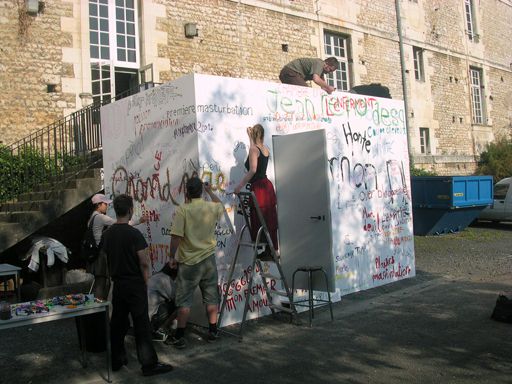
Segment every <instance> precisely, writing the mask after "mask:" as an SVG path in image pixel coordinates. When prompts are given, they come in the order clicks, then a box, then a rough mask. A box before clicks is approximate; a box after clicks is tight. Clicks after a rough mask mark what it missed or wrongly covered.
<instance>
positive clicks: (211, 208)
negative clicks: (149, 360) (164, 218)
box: [166, 177, 224, 349]
mask: <svg viewBox="0 0 512 384" xmlns="http://www.w3.org/2000/svg"><path fill="white" fill-rule="evenodd" d="M203 186H204V190H205V191H206V193H207V194H208V195H209V196H210V199H211V200H212V201H206V200H204V199H202V198H201V195H202V193H203ZM186 197H187V199H188V200H189V202H188V203H185V204H182V205H180V206H179V207H178V209H177V210H176V215H175V217H174V222H173V223H172V227H171V261H170V262H171V266H173V267H175V266H176V265H177V263H179V268H178V277H177V283H176V305H177V306H178V328H177V330H176V333H175V335H174V336H173V337H171V338H168V339H167V340H166V344H169V345H174V346H175V347H176V348H178V349H181V348H185V346H186V342H185V338H184V336H185V328H186V325H187V320H188V316H189V314H190V307H191V306H192V303H193V296H194V291H195V289H196V287H198V286H199V288H200V289H201V293H202V296H203V303H204V304H205V306H206V312H207V316H208V323H209V328H208V339H207V340H208V342H213V341H215V340H216V339H217V338H218V331H217V312H218V304H219V291H218V289H217V283H218V274H217V264H216V261H215V246H216V244H217V241H216V238H215V226H216V224H217V222H219V221H220V219H221V217H222V215H223V213H224V206H223V205H222V202H221V201H220V199H219V198H218V197H217V196H216V195H215V194H214V193H213V192H212V190H211V189H210V186H209V185H207V184H203V183H202V181H201V180H200V179H199V178H197V177H193V178H191V179H189V180H188V182H187V185H186Z"/></svg>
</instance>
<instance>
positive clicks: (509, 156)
mask: <svg viewBox="0 0 512 384" xmlns="http://www.w3.org/2000/svg"><path fill="white" fill-rule="evenodd" d="M477 174H479V175H491V176H494V180H495V181H498V180H501V179H503V178H505V177H510V176H512V139H509V138H502V139H500V140H497V141H495V142H492V143H489V144H488V145H487V148H486V150H485V151H484V152H482V153H481V154H480V162H479V164H478V169H477Z"/></svg>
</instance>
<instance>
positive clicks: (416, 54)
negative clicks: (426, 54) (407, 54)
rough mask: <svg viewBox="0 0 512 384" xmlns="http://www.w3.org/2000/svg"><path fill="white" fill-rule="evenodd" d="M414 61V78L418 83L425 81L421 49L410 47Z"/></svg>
mask: <svg viewBox="0 0 512 384" xmlns="http://www.w3.org/2000/svg"><path fill="white" fill-rule="evenodd" d="M412 54H413V60H414V78H415V79H416V80H418V81H425V70H424V68H423V48H419V47H412Z"/></svg>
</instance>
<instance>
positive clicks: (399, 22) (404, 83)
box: [395, 0, 414, 164]
mask: <svg viewBox="0 0 512 384" xmlns="http://www.w3.org/2000/svg"><path fill="white" fill-rule="evenodd" d="M400 1H401V0H395V9H396V28H397V30H398V45H399V47H400V70H401V72H402V92H403V94H404V113H405V121H404V123H405V130H406V132H407V151H408V152H409V161H410V162H411V164H414V161H413V159H412V148H411V137H410V131H409V104H408V101H407V76H406V73H405V58H404V43H403V39H402V20H401V16H400Z"/></svg>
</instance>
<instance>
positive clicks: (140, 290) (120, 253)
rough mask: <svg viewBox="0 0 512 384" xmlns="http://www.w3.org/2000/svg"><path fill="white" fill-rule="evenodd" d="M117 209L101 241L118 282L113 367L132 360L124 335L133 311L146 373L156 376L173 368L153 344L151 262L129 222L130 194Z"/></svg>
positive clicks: (118, 201) (118, 200)
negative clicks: (114, 221) (112, 222)
mask: <svg viewBox="0 0 512 384" xmlns="http://www.w3.org/2000/svg"><path fill="white" fill-rule="evenodd" d="M114 210H115V212H116V217H117V221H116V223H115V224H113V225H112V226H111V227H110V228H109V229H108V230H107V231H105V232H104V233H103V237H102V240H101V247H102V249H103V250H104V251H105V253H106V255H107V258H108V262H109V267H110V276H111V278H112V281H113V282H114V290H113V294H112V319H111V321H110V328H111V334H110V336H111V344H112V370H114V371H118V370H119V369H121V367H122V366H123V365H126V364H127V363H128V361H127V358H126V350H125V347H124V338H125V336H126V332H127V331H128V327H129V320H128V315H129V314H131V316H132V320H133V328H134V333H135V344H136V347H137V357H138V359H139V362H140V364H141V366H142V374H143V375H144V376H152V375H158V374H160V373H165V372H169V371H171V370H172V369H173V367H172V366H171V365H169V364H163V363H159V362H158V357H157V355H156V352H155V349H154V347H153V342H152V337H151V325H150V322H149V317H148V296H147V281H148V279H149V276H150V274H151V262H150V260H149V256H148V253H147V247H148V244H147V242H146V240H145V239H144V236H142V234H141V233H140V232H139V231H138V230H137V229H135V228H133V227H132V226H131V225H130V224H128V222H129V221H130V219H131V217H132V215H133V199H132V198H131V197H130V196H128V195H119V196H117V197H116V198H115V199H114Z"/></svg>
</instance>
